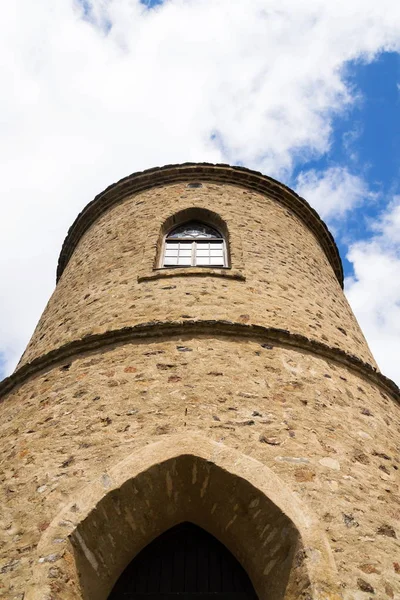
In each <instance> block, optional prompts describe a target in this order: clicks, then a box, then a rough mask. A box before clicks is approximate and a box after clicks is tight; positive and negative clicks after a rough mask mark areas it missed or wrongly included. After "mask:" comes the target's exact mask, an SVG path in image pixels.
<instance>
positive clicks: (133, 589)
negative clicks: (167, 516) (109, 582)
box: [108, 523, 257, 600]
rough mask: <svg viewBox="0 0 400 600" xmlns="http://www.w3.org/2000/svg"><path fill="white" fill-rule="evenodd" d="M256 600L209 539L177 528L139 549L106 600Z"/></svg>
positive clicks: (232, 562)
mask: <svg viewBox="0 0 400 600" xmlns="http://www.w3.org/2000/svg"><path fill="white" fill-rule="evenodd" d="M166 599H170V600H175V599H176V600H179V599H181V600H190V599H193V600H257V596H256V594H255V591H254V589H253V586H252V584H251V581H250V579H249V577H248V575H247V573H246V571H245V570H244V569H243V567H242V566H241V565H240V564H239V563H238V561H237V560H236V558H235V557H234V556H233V555H232V554H231V553H230V552H229V550H228V549H227V548H226V547H225V546H224V545H223V544H221V542H219V541H218V540H217V539H216V538H215V537H213V536H212V535H210V534H209V533H207V532H206V531H204V529H201V528H200V527H197V526H196V525H193V524H192V523H181V524H180V525H176V526H175V527H173V528H172V529H169V530H168V531H166V532H165V533H163V534H162V535H161V536H160V537H158V538H157V539H155V540H154V541H153V542H151V544H149V545H148V546H147V547H146V548H144V549H143V550H142V551H141V552H140V553H139V554H138V555H137V556H136V558H134V559H133V561H132V562H131V563H130V564H129V565H128V566H127V567H126V569H125V571H124V572H123V573H122V575H121V577H120V578H119V580H118V581H117V583H116V584H115V586H114V589H113V590H112V592H111V595H110V596H109V598H108V600H166Z"/></svg>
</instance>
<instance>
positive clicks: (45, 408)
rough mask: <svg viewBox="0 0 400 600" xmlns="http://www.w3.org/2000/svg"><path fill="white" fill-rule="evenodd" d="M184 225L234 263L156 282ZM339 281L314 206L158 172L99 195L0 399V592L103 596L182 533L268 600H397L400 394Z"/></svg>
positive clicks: (212, 174) (189, 173) (27, 599)
mask: <svg viewBox="0 0 400 600" xmlns="http://www.w3.org/2000/svg"><path fill="white" fill-rule="evenodd" d="M193 182H195V183H199V184H201V185H199V186H196V187H190V186H189V184H190V183H193ZM193 219H195V220H200V221H202V222H206V223H208V224H209V225H211V226H213V227H216V228H217V229H218V230H219V231H220V232H221V233H222V234H223V235H224V237H225V241H226V244H227V248H228V257H229V262H228V265H227V266H226V267H224V268H199V267H188V268H165V267H162V266H161V265H162V256H161V254H162V252H163V239H164V236H165V234H166V233H168V231H169V229H170V228H171V227H172V226H175V225H179V224H181V223H184V222H186V221H189V220H193ZM342 280H343V274H342V267H341V262H340V258H339V255H338V251H337V248H336V245H335V243H334V241H333V239H332V236H331V235H330V233H329V231H328V230H327V228H326V226H325V225H324V224H323V222H322V221H321V220H320V219H319V217H318V215H317V214H316V213H315V211H313V210H312V209H311V208H310V207H309V205H308V204H307V203H306V201H305V200H303V199H302V198H299V197H298V196H297V195H296V194H295V193H294V192H293V191H291V190H290V189H288V188H287V187H285V186H283V185H282V184H280V183H279V182H277V181H274V180H272V179H270V178H268V177H265V176H263V175H261V174H259V173H256V172H254V171H249V170H247V169H244V168H232V167H229V166H227V165H209V164H184V165H177V166H167V167H163V168H161V169H151V170H149V171H145V172H143V173H135V174H133V175H131V176H129V177H127V178H125V179H123V180H121V181H120V182H118V183H116V184H114V185H112V186H110V187H109V188H108V189H107V190H105V191H104V192H103V193H102V194H100V195H99V196H98V197H96V198H95V199H94V201H93V202H91V203H90V204H89V205H88V206H87V207H86V208H85V209H84V211H83V212H82V213H81V214H80V215H79V216H78V218H77V220H76V221H75V223H74V224H73V226H72V227H71V229H70V231H69V233H68V236H67V239H66V241H65V243H64V246H63V249H62V252H61V256H60V262H59V268H58V283H57V287H56V289H55V292H54V294H53V295H52V297H51V299H50V301H49V303H48V305H47V307H46V309H45V311H44V313H43V315H42V317H41V319H40V321H39V324H38V325H37V327H36V330H35V332H34V334H33V336H32V339H31V341H30V343H29V344H28V347H27V349H26V351H25V353H24V355H23V356H22V358H21V361H20V363H19V365H18V367H17V369H16V371H15V373H14V374H13V375H11V376H10V377H9V378H7V379H5V380H4V381H3V382H2V383H0V396H1V404H0V410H1V418H0V428H1V448H2V450H1V457H2V465H1V471H0V473H1V482H2V486H1V507H2V509H1V516H0V523H1V535H0V598H2V599H7V600H39V599H40V600H56V599H57V600H58V599H60V600H61V599H62V600H78V599H85V600H89V599H90V600H103V599H104V600H106V598H107V597H108V595H109V593H110V591H111V589H112V587H113V585H114V584H115V582H116V580H117V579H118V577H119V575H120V574H121V572H122V571H123V569H124V568H125V566H126V565H127V564H128V563H129V562H130V561H131V560H132V558H133V557H134V556H135V554H136V553H137V552H139V551H140V550H141V549H142V548H143V547H144V546H146V545H147V544H148V543H149V542H150V541H151V540H152V539H154V538H155V537H157V535H159V534H160V533H162V532H163V531H165V530H166V529H168V528H169V527H171V526H173V525H174V524H176V523H179V522H181V521H183V520H191V521H193V522H194V523H196V524H198V525H200V526H202V527H204V528H205V529H206V530H208V531H209V532H210V533H212V534H213V535H215V536H216V537H218V539H220V540H221V541H222V542H223V543H224V544H225V545H226V546H227V547H228V548H229V550H230V551H231V552H232V553H233V554H234V555H235V556H236V557H237V558H238V559H239V560H240V562H241V563H242V565H243V566H244V567H245V569H246V571H247V572H248V574H249V576H250V578H251V580H252V583H253V585H254V588H255V590H256V592H257V595H258V597H259V598H260V599H262V600H264V599H265V600H266V599H269V600H283V599H285V600H291V599H294V598H302V599H303V600H310V599H313V600H328V599H330V600H334V599H336V600H339V599H340V598H342V599H344V600H369V599H370V598H376V599H382V600H384V599H386V598H389V599H392V598H400V548H399V537H400V494H399V473H398V469H399V463H400V461H399V450H400V413H399V405H398V402H399V398H400V393H399V390H398V388H397V387H396V386H395V384H394V383H393V382H391V381H390V380H388V379H387V378H385V377H384V376H383V375H382V374H381V373H380V372H379V370H378V368H377V366H376V363H375V361H374V359H373V357H372V355H371V352H370V350H369V348H368V345H367V343H366V341H365V339H364V337H363V334H362V332H361V331H360V328H359V326H358V324H357V321H356V319H355V317H354V315H353V314H352V312H351V309H350V307H349V305H348V303H347V301H346V298H345V296H344V294H343V291H342Z"/></svg>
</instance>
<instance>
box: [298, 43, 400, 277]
mask: <svg viewBox="0 0 400 600" xmlns="http://www.w3.org/2000/svg"><path fill="white" fill-rule="evenodd" d="M344 69H345V72H346V80H347V81H348V83H349V85H350V86H351V87H352V88H353V90H354V92H355V94H356V96H357V99H356V101H355V103H354V105H353V106H352V107H351V108H349V109H348V110H346V111H345V113H344V114H343V115H340V116H338V117H336V118H335V119H334V120H333V123H332V129H333V135H332V139H331V146H330V148H329V151H328V152H326V153H325V154H323V155H322V156H320V157H318V158H317V159H316V160H312V161H310V162H307V163H306V164H302V163H300V162H299V164H298V165H297V166H296V168H295V169H294V171H293V176H292V177H291V179H290V180H289V182H288V184H289V185H293V186H295V182H296V176H297V174H298V173H299V172H300V171H301V170H303V169H304V168H305V167H306V168H307V169H309V168H312V169H316V170H317V171H319V172H323V171H325V170H326V169H327V168H329V167H331V166H337V165H347V166H348V168H349V169H350V170H351V171H352V172H353V173H354V174H357V175H360V176H362V177H363V178H364V180H365V181H366V183H367V185H368V187H369V189H370V190H371V191H373V192H374V193H375V194H376V198H374V199H373V200H371V201H369V202H367V203H366V204H364V205H363V206H362V208H360V209H359V210H355V211H354V212H353V213H352V214H349V215H348V216H347V218H346V221H345V222H342V224H341V227H340V230H339V231H338V232H336V235H335V238H336V242H337V244H338V246H339V250H340V254H341V257H342V261H343V266H344V270H345V276H347V277H348V276H352V275H353V274H354V271H353V265H352V263H351V262H349V261H348V260H347V258H346V255H347V251H348V243H349V242H350V243H351V242H354V241H355V240H358V239H363V238H366V237H369V235H370V229H371V222H373V221H374V220H375V219H376V218H377V217H378V216H379V214H380V213H381V211H382V210H384V209H385V206H386V205H387V202H388V198H390V197H391V196H393V195H395V194H398V193H399V191H400V177H399V176H400V118H399V114H400V89H399V82H400V55H399V54H398V53H395V52H384V53H382V54H379V55H378V56H377V57H376V58H375V59H374V60H373V62H370V63H366V62H364V61H360V60H358V61H349V62H348V63H347V64H345V67H344ZM346 242H347V243H346Z"/></svg>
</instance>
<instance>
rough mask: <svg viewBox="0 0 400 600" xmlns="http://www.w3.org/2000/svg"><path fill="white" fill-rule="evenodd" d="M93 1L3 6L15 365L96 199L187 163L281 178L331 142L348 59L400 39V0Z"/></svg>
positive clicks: (5, 298)
mask: <svg viewBox="0 0 400 600" xmlns="http://www.w3.org/2000/svg"><path fill="white" fill-rule="evenodd" d="M87 4H90V5H91V7H92V11H91V13H90V18H91V19H92V22H89V20H88V16H87V15H86V16H85V15H84V11H83V7H82V4H79V3H78V2H77V1H75V2H74V1H73V0H52V1H51V2H50V3H49V2H48V1H47V0H35V2H29V1H27V0H13V1H12V2H6V3H4V6H2V18H1V21H0V52H1V56H2V62H1V64H2V66H1V67H0V75H1V82H2V94H1V95H0V111H1V112H0V114H1V125H0V126H1V133H2V136H1V139H2V141H1V144H0V159H1V160H0V164H1V165H2V166H1V181H2V188H3V200H2V207H1V211H2V212H1V216H2V218H1V221H0V257H1V258H0V277H1V282H2V287H1V292H0V340H1V342H0V348H1V349H2V351H3V352H4V353H5V357H6V360H7V366H6V369H7V370H8V371H9V370H10V369H11V368H12V366H13V365H14V364H15V362H16V360H17V358H18V355H19V354H20V353H21V351H22V349H23V347H24V346H25V344H26V342H27V338H28V337H29V335H30V333H31V332H32V330H33V327H34V324H35V322H36V321H37V319H38V317H39V315H40V312H41V310H42V308H43V305H44V303H45V301H46V299H47V298H48V296H49V293H50V291H51V288H52V286H53V282H54V271H55V264H56V260H57V255H58V251H59V249H60V246H61V243H62V239H63V237H64V235H65V233H66V231H67V229H68V227H69V225H70V224H71V222H72V221H73V220H74V218H75V216H76V214H77V213H78V211H79V210H80V209H81V208H82V207H83V206H84V205H85V204H86V203H87V202H88V201H90V200H91V199H92V198H93V196H94V195H95V194H96V193H98V192H99V191H100V190H102V189H103V188H104V187H106V186H107V185H109V184H110V183H111V182H112V181H115V180H116V179H118V178H120V177H123V176H125V175H127V174H128V173H130V172H132V171H136V170H140V169H143V168H147V167H151V166H155V165H161V164H165V163H171V162H181V161H192V160H194V161H195V160H199V161H203V160H206V161H212V162H214V161H229V162H233V163H235V162H236V163H237V162H242V163H243V164H245V165H246V166H249V167H253V168H257V169H261V170H263V171H264V172H266V173H268V174H271V175H275V176H278V177H289V176H290V174H291V170H292V167H293V165H294V164H295V163H296V161H297V160H299V158H304V157H305V156H318V155H320V154H321V153H323V152H326V151H327V150H328V149H329V145H330V135H331V127H332V124H331V120H332V117H333V116H334V115H335V114H337V113H338V112H340V111H342V110H345V109H346V107H347V106H348V105H349V103H351V102H352V94H353V91H352V90H349V89H347V87H346V83H345V79H344V76H343V72H344V69H343V67H344V65H345V64H346V61H348V60H351V59H362V60H372V58H373V56H374V55H376V53H378V52H380V51H382V50H383V49H398V48H399V46H400V35H399V32H398V25H397V24H398V22H399V20H400V3H398V2H397V0H381V2H379V3H377V2H375V1H374V0H336V1H335V2H330V3H328V2H326V1H325V0H304V1H302V2H298V1H297V0H281V1H280V2H279V3H278V4H277V3H276V2H275V0H219V1H218V2H216V1H215V0H167V1H166V2H165V3H164V5H162V6H160V7H158V8H157V9H156V10H151V11H148V10H146V8H145V7H144V6H143V5H142V4H140V3H139V1H138V0H92V2H91V3H89V2H87ZM212 134H214V139H211V136H212ZM346 181H347V180H346ZM337 198H339V196H337ZM340 202H341V201H340ZM340 202H339V204H338V207H339V210H341V208H340V207H341V206H342V204H341V203H340Z"/></svg>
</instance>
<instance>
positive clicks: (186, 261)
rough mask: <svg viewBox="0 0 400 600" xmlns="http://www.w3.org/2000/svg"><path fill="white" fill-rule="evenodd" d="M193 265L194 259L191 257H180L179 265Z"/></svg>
mask: <svg viewBox="0 0 400 600" xmlns="http://www.w3.org/2000/svg"><path fill="white" fill-rule="evenodd" d="M190 264H192V259H191V257H190V256H180V257H179V259H178V265H190Z"/></svg>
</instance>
